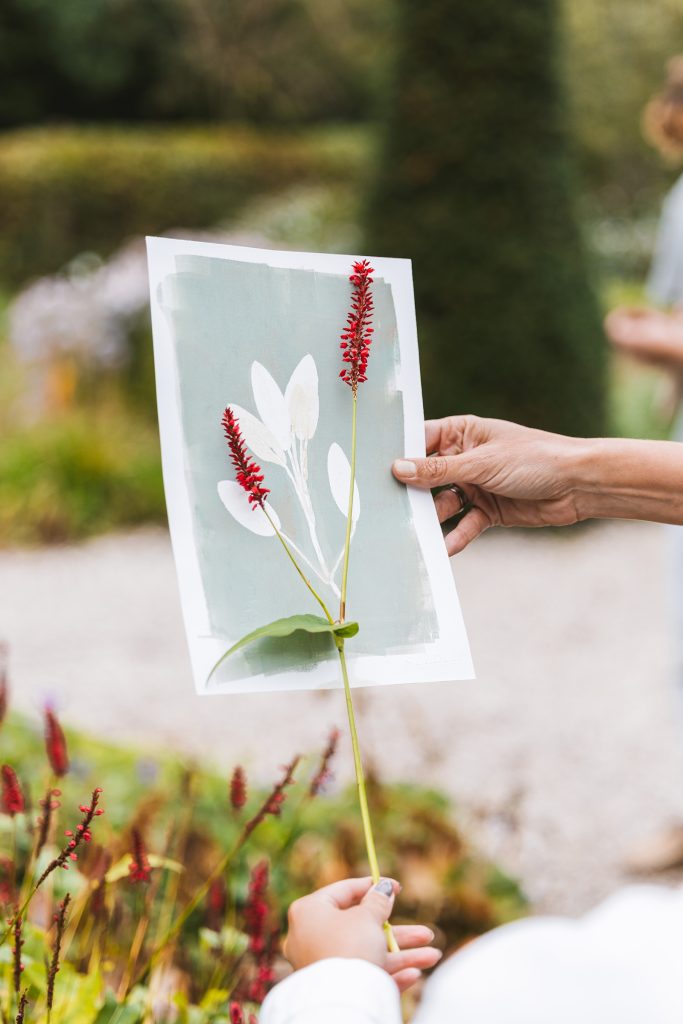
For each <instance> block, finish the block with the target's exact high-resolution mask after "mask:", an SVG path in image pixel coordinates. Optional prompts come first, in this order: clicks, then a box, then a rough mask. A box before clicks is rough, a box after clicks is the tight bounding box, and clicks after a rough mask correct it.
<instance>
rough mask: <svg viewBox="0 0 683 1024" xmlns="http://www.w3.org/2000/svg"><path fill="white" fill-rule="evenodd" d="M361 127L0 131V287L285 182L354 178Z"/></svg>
mask: <svg viewBox="0 0 683 1024" xmlns="http://www.w3.org/2000/svg"><path fill="white" fill-rule="evenodd" d="M367 161H368V145H367V141H366V137H365V134H364V133H363V132H362V131H358V130H350V129H336V130H319V131H314V132H310V131H309V132H306V133H298V134H293V133H287V134H284V133H272V132H271V133H266V132H258V133H256V132H253V131H250V130H248V129H245V128H243V129H240V128H230V129H225V128H218V127H216V128H211V129H209V128H190V129H182V130H179V129H169V128H160V127H159V128H154V127H152V128H145V129H141V128H135V129H131V128H117V129H103V128H78V129H76V128H55V129H41V130H32V131H20V132H10V133H7V134H5V135H3V136H0V281H4V282H7V283H9V284H18V283H20V282H22V281H25V280H26V279H28V278H29V277H32V276H34V275H39V274H45V273H51V272H54V271H55V270H58V269H59V268H60V267H61V266H63V265H64V264H65V263H66V262H67V261H69V260H70V259H72V258H73V257H74V256H76V255H77V254H78V253H79V252H83V251H86V250H87V251H95V252H97V253H99V254H100V255H103V256H104V255H107V254H109V253H110V252H111V251H112V250H114V249H115V248H116V247H117V246H118V245H119V244H120V243H121V242H122V241H124V240H125V239H126V238H128V237H130V236H132V235H141V234H155V233H159V232H162V231H166V230H170V229H172V228H202V227H209V226H211V225H214V224H216V223H217V222H220V221H223V220H226V219H229V218H230V217H231V216H232V215H234V213H235V212H236V211H237V210H238V209H239V207H240V206H241V205H242V204H243V203H244V202H245V201H246V200H248V199H250V198H252V197H253V196H255V195H259V194H262V193H267V192H273V191H277V190H279V189H283V188H286V187H288V186H290V185H292V184H293V183H302V182H325V183H333V182H338V181H343V182H348V181H349V180H356V179H360V178H361V177H362V176H363V174H364V172H365V171H366V166H367Z"/></svg>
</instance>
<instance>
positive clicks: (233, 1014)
mask: <svg viewBox="0 0 683 1024" xmlns="http://www.w3.org/2000/svg"><path fill="white" fill-rule="evenodd" d="M230 1024H244V1014H243V1013H242V1007H241V1006H240V1004H239V1003H230Z"/></svg>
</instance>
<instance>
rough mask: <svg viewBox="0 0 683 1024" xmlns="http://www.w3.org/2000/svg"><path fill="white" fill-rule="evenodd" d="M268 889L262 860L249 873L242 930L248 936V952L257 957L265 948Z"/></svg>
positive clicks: (266, 872)
mask: <svg viewBox="0 0 683 1024" xmlns="http://www.w3.org/2000/svg"><path fill="white" fill-rule="evenodd" d="M267 889H268V861H266V860H262V861H259V863H258V864H257V865H256V867H255V868H254V869H253V871H252V872H251V878H250V879H249V896H248V898H247V902H246V904H245V907H244V930H245V932H246V933H247V935H248V936H249V951H250V952H251V953H255V954H256V955H257V956H258V955H260V954H261V953H263V951H264V950H265V947H266V937H265V923H266V918H267V917H268V903H267V902H266V899H265V896H266V891H267Z"/></svg>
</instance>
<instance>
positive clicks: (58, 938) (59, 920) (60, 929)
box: [46, 893, 71, 1017]
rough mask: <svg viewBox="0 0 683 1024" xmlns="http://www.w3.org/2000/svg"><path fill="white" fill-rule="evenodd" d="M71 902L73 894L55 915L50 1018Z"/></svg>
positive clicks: (63, 902)
mask: <svg viewBox="0 0 683 1024" xmlns="http://www.w3.org/2000/svg"><path fill="white" fill-rule="evenodd" d="M70 902H71V893H67V894H66V896H65V897H64V899H63V900H62V902H61V903H60V904H59V907H58V909H57V913H56V914H55V915H54V918H53V920H54V922H55V924H56V925H57V928H56V932H55V938H54V943H53V946H52V957H51V959H50V966H49V968H48V972H47V995H46V1002H47V1012H48V1017H49V1016H50V1011H51V1010H52V1005H53V1002H54V998H55V979H56V977H57V974H58V973H59V968H60V963H59V958H60V954H61V952H62V941H63V939H64V929H65V928H66V919H67V914H68V910H69V903H70Z"/></svg>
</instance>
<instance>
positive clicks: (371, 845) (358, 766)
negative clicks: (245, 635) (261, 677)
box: [336, 478, 399, 953]
mask: <svg viewBox="0 0 683 1024" xmlns="http://www.w3.org/2000/svg"><path fill="white" fill-rule="evenodd" d="M352 479H353V478H352ZM336 644H337V651H338V653H339V663H340V665H341V672H342V678H343V680H344V696H345V698H346V711H347V714H348V717H349V730H350V732H351V746H352V748H353V766H354V769H355V772H356V785H357V787H358V802H359V804H360V816H361V819H362V822H363V836H364V838H365V849H366V850H367V854H368V862H369V864H370V874H371V875H372V881H373V883H374V884H375V885H377V883H378V882H379V880H380V877H381V875H380V871H379V861H378V860H377V850H376V847H375V837H374V835H373V832H372V821H371V820H370V808H369V807H368V794H367V790H366V787H365V772H364V771H363V761H362V759H361V756H360V743H359V742H358V730H357V728H356V714H355V712H354V709H353V699H352V697H351V684H350V682H349V672H348V668H347V666H346V654H345V652H344V640H343V638H342V637H338V638H337V639H336ZM384 932H385V934H386V939H387V946H388V948H389V952H390V953H398V952H399V947H398V943H397V942H396V939H395V938H394V933H393V932H392V930H391V926H390V924H389V922H388V921H387V922H386V924H385V925H384Z"/></svg>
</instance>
